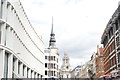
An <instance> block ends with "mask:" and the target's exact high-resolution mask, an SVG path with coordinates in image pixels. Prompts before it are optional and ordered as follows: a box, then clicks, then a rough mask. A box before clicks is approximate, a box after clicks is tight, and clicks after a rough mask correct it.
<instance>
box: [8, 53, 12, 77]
mask: <svg viewBox="0 0 120 80" xmlns="http://www.w3.org/2000/svg"><path fill="white" fill-rule="evenodd" d="M12 73H13V54H10V55H9V58H8V78H12Z"/></svg>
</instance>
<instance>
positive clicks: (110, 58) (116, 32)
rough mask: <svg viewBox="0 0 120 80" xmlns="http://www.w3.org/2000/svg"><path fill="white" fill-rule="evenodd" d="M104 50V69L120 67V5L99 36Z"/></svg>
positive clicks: (107, 70) (107, 72)
mask: <svg viewBox="0 0 120 80" xmlns="http://www.w3.org/2000/svg"><path fill="white" fill-rule="evenodd" d="M101 43H102V44H103V47H104V50H103V55H104V71H105V74H109V73H110V72H111V71H113V70H116V69H120V5H119V6H118V8H117V10H116V11H115V12H114V14H113V15H112V17H111V19H110V20H109V22H108V24H107V26H106V28H105V30H104V33H103V35H102V38H101Z"/></svg>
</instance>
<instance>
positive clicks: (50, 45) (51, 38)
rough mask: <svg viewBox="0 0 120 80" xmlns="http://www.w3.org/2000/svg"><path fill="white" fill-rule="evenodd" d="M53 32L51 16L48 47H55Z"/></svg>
mask: <svg viewBox="0 0 120 80" xmlns="http://www.w3.org/2000/svg"><path fill="white" fill-rule="evenodd" d="M55 42H56V40H55V34H54V33H53V17H52V28H51V34H50V41H49V47H52V48H54V47H55Z"/></svg>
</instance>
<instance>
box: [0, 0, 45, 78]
mask: <svg viewBox="0 0 120 80" xmlns="http://www.w3.org/2000/svg"><path fill="white" fill-rule="evenodd" d="M44 56H45V55H44V44H43V41H42V40H41V39H40V38H39V36H38V35H37V33H36V32H35V30H34V29H33V27H32V25H31V23H30V21H29V20H28V17H27V15H26V13H25V12H24V9H23V7H22V5H21V2H19V1H17V0H0V78H41V77H42V76H43V75H44Z"/></svg>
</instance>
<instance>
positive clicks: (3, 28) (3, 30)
mask: <svg viewBox="0 0 120 80" xmlns="http://www.w3.org/2000/svg"><path fill="white" fill-rule="evenodd" d="M5 35H6V24H5V23H4V24H2V25H1V44H2V45H4V43H5Z"/></svg>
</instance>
